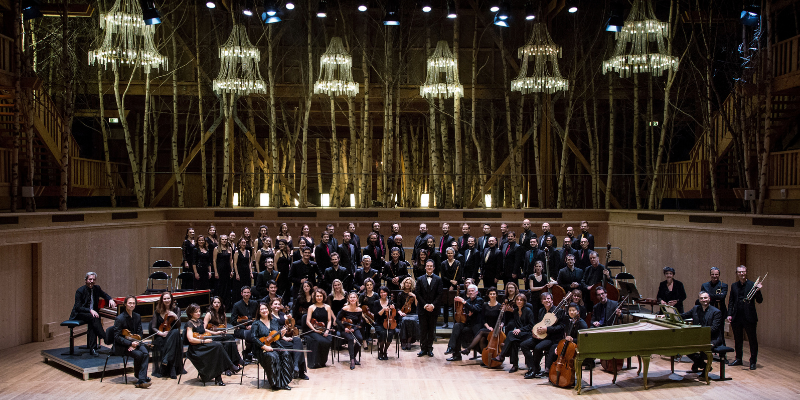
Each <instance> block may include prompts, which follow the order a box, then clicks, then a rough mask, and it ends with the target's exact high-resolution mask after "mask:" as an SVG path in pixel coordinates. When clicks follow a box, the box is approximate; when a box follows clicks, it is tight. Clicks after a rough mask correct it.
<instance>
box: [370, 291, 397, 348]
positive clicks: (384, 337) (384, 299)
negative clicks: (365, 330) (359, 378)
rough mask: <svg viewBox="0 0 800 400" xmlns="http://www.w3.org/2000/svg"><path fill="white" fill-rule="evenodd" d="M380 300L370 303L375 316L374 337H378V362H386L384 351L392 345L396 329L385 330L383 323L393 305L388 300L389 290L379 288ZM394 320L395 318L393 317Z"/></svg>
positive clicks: (390, 300)
mask: <svg viewBox="0 0 800 400" xmlns="http://www.w3.org/2000/svg"><path fill="white" fill-rule="evenodd" d="M378 293H379V295H380V298H379V299H378V301H376V302H374V303H372V309H371V310H370V311H372V314H373V315H375V335H376V336H377V337H378V360H382V361H385V360H388V359H389V358H388V356H387V354H386V351H387V350H388V349H389V344H391V343H392V338H393V337H394V333H395V330H396V329H386V328H385V327H384V326H383V322H384V321H385V320H386V317H387V314H388V313H389V310H390V309H394V308H395V305H394V303H393V302H392V299H390V298H389V294H390V293H391V292H390V291H389V288H387V287H386V286H381V288H380V289H379V290H378ZM395 318H397V317H396V316H395Z"/></svg>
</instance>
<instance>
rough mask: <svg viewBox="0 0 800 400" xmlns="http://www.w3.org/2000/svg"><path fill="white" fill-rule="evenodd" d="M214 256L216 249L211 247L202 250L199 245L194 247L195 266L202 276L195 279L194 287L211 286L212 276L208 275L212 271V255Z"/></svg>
mask: <svg viewBox="0 0 800 400" xmlns="http://www.w3.org/2000/svg"><path fill="white" fill-rule="evenodd" d="M213 256H214V250H212V249H211V248H209V249H207V250H202V249H200V248H199V247H197V248H195V249H194V257H193V260H194V266H195V269H197V275H199V276H200V279H195V280H194V289H195V290H206V289H210V288H211V283H210V282H209V281H210V278H209V277H208V273H209V272H210V271H211V264H212V263H213V260H212V257H213Z"/></svg>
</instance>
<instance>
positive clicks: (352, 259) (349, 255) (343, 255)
mask: <svg viewBox="0 0 800 400" xmlns="http://www.w3.org/2000/svg"><path fill="white" fill-rule="evenodd" d="M350 246H353V250H352V252H351V251H350ZM336 253H337V254H339V265H341V266H343V267H345V268H347V270H348V271H349V272H350V273H351V274H353V273H355V272H356V268H358V265H359V264H360V263H361V249H360V248H359V247H358V246H356V245H354V244H351V243H343V244H340V245H339V246H338V247H336Z"/></svg>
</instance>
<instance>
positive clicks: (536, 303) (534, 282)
mask: <svg viewBox="0 0 800 400" xmlns="http://www.w3.org/2000/svg"><path fill="white" fill-rule="evenodd" d="M547 280H548V276H546V275H545V274H544V265H542V262H541V261H536V263H535V265H534V267H533V273H532V274H531V275H530V276H529V277H528V279H527V281H528V282H529V284H528V286H530V288H531V301H530V305H531V310H532V311H533V315H539V310H540V309H541V308H542V302H541V297H540V294H541V293H543V291H547V290H548V289H550V288H551V287H553V286H555V283H553V282H548V281H547Z"/></svg>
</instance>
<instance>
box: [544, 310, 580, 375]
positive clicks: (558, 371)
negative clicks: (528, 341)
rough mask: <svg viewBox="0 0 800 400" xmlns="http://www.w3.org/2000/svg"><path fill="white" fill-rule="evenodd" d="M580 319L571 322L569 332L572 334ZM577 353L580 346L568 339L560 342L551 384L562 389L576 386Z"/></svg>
mask: <svg viewBox="0 0 800 400" xmlns="http://www.w3.org/2000/svg"><path fill="white" fill-rule="evenodd" d="M578 318H580V317H577V318H575V319H573V320H570V322H569V329H567V332H572V328H573V327H574V326H575V323H576V322H578ZM577 352H578V345H577V344H575V342H573V341H568V340H567V339H566V338H564V339H561V341H560V342H558V347H557V348H556V354H558V359H557V360H556V361H553V364H552V365H550V376H549V377H550V383H552V384H553V385H555V386H558V387H562V388H563V387H570V386H573V385H574V384H575V354H577Z"/></svg>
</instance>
